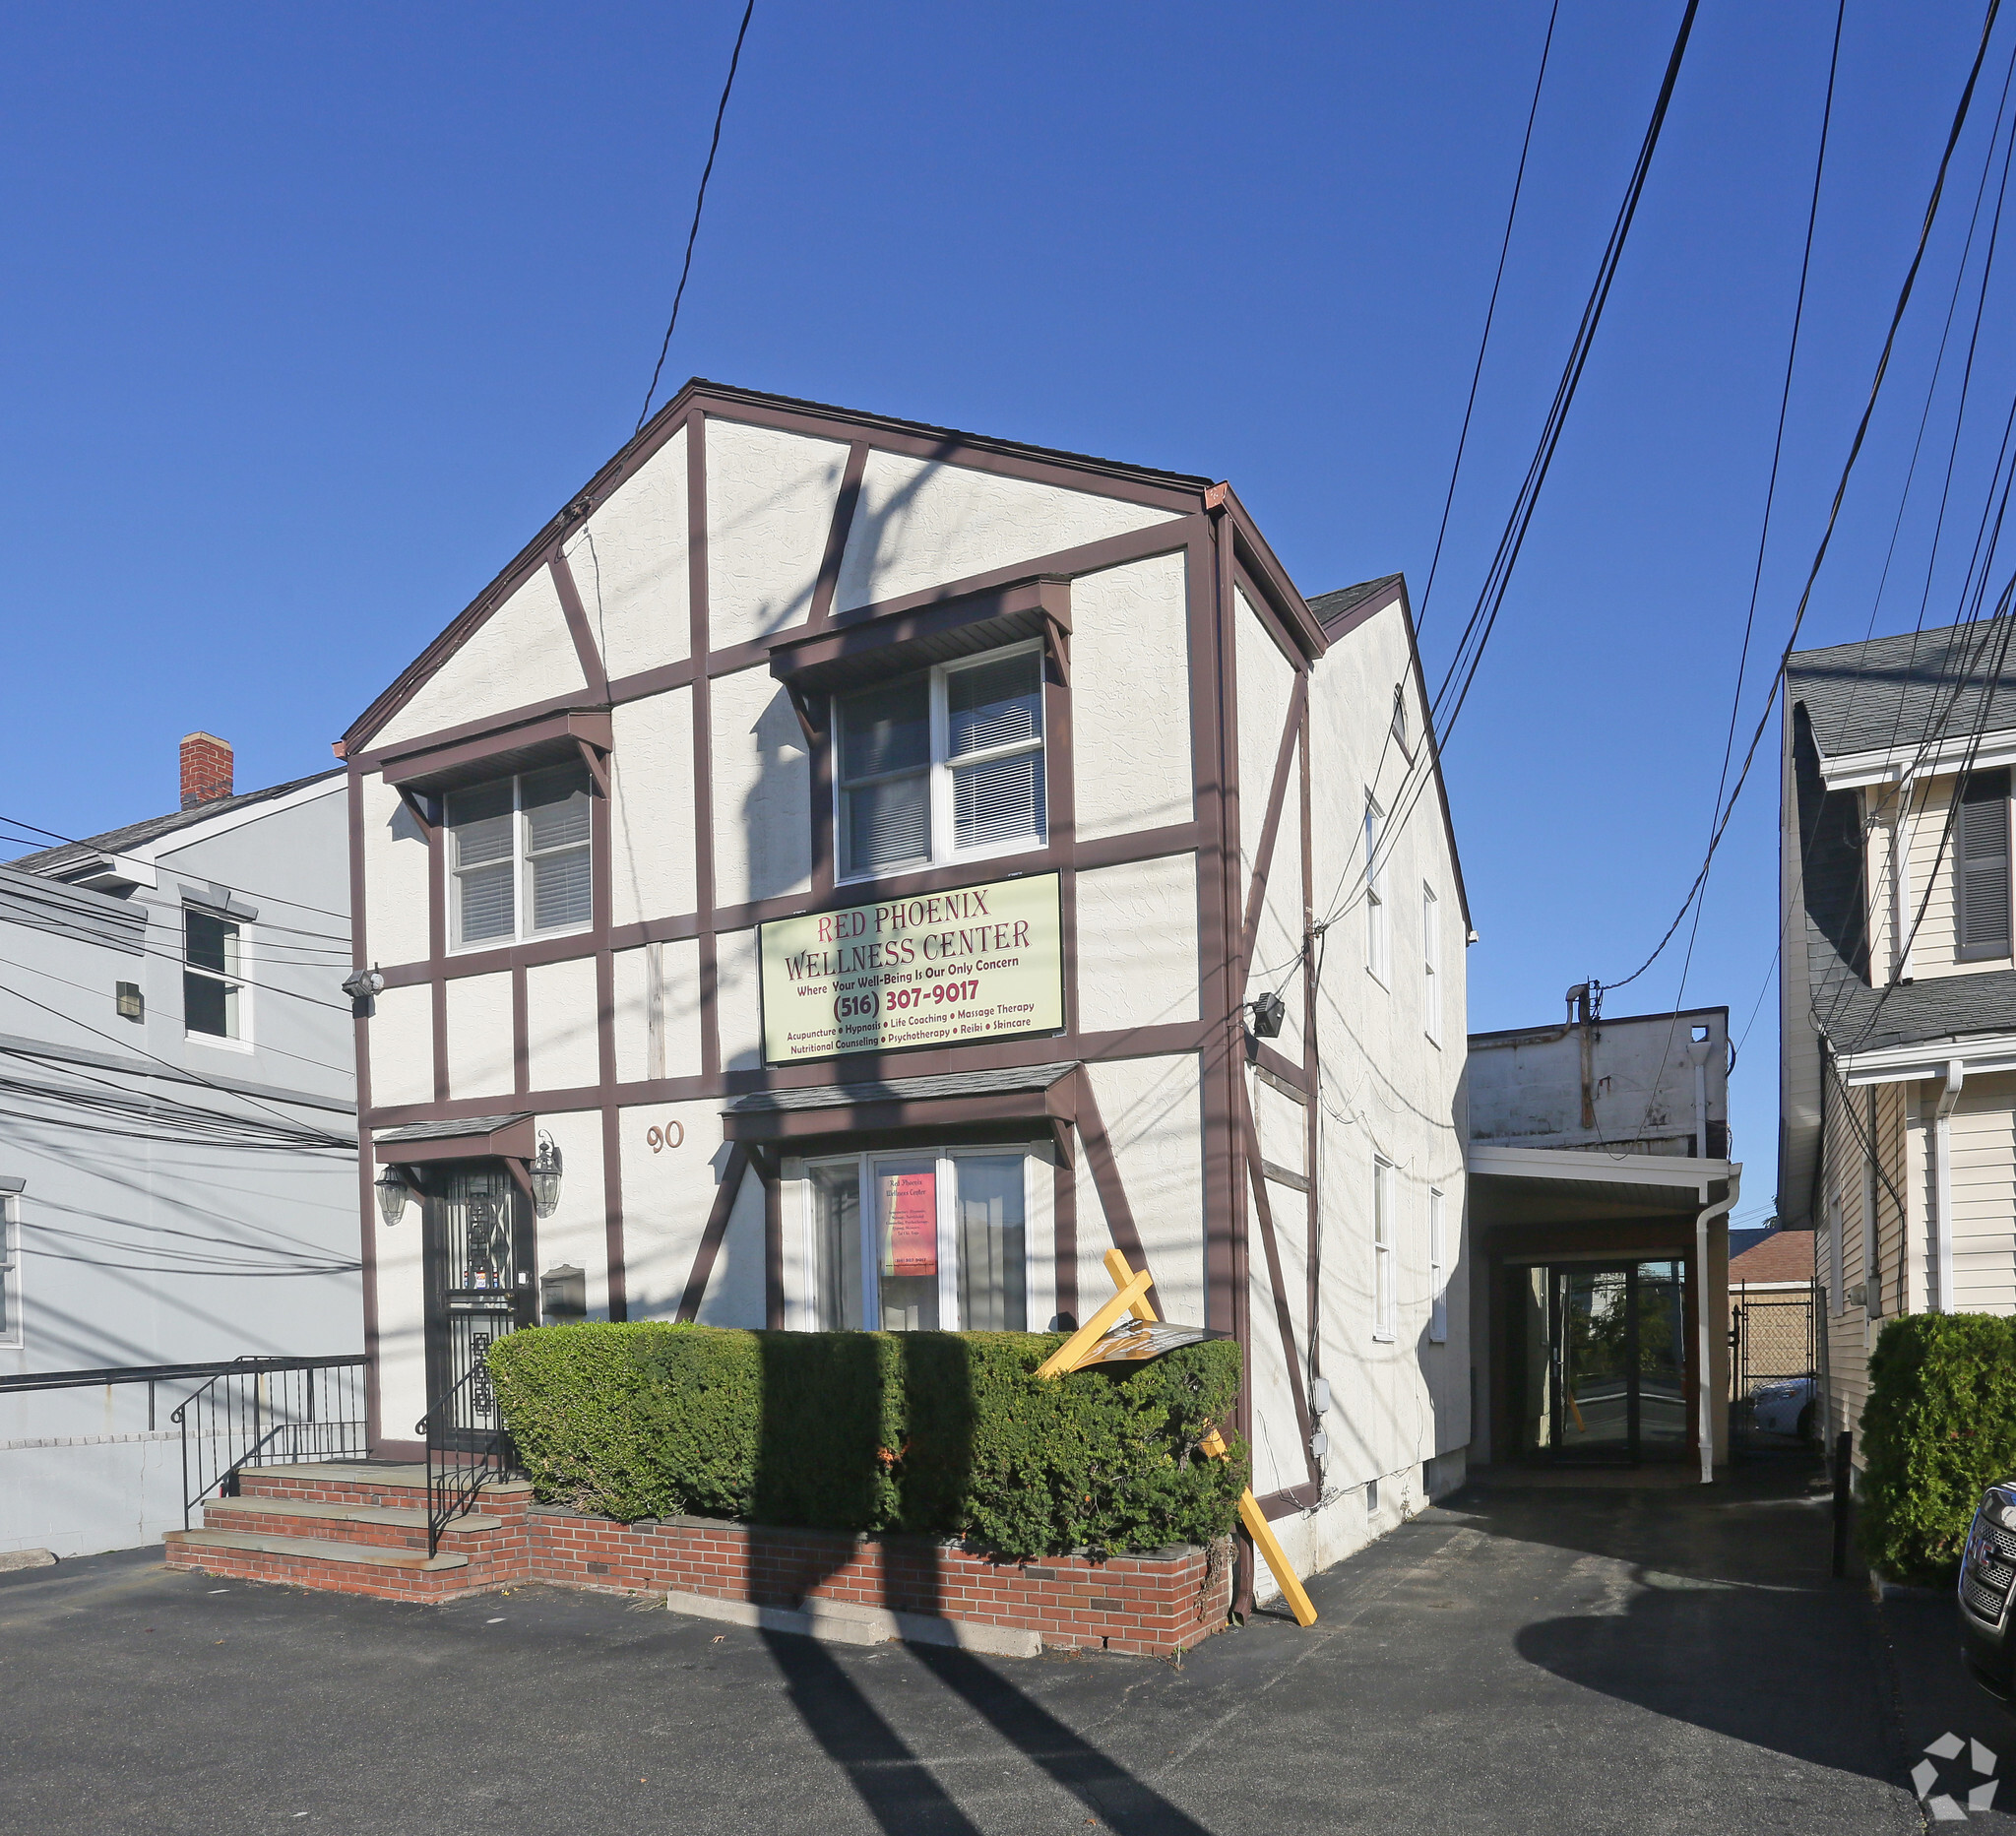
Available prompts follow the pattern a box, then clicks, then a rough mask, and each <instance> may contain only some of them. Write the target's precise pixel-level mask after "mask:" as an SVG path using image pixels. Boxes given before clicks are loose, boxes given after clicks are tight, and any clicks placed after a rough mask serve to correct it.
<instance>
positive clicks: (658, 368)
mask: <svg viewBox="0 0 2016 1836" xmlns="http://www.w3.org/2000/svg"><path fill="white" fill-rule="evenodd" d="M755 11H756V0H749V4H748V5H747V6H746V7H744V8H743V9H742V28H741V30H740V31H739V32H736V33H735V50H734V55H733V56H732V57H730V58H729V59H728V80H727V81H726V82H725V84H723V85H722V90H721V106H720V107H718V108H717V109H716V110H715V111H714V139H713V140H712V141H711V142H709V144H708V148H707V164H706V165H705V166H704V167H703V168H702V170H701V173H700V192H699V195H698V196H697V197H696V198H695V199H694V200H693V226H692V228H690V229H689V230H687V232H686V260H685V264H684V265H683V266H682V267H681V268H680V270H679V287H678V291H677V292H675V293H674V294H673V295H672V316H671V317H670V318H669V319H668V320H666V321H665V338H664V343H663V344H662V345H661V346H660V347H659V350H658V362H657V364H656V365H655V366H654V367H653V369H652V372H651V387H650V388H649V389H647V390H646V391H645V392H644V407H643V409H642V410H640V411H639V412H638V415H637V427H636V431H637V432H638V433H642V432H643V431H644V423H645V422H646V421H647V420H649V419H650V418H651V398H652V397H653V396H655V395H657V394H658V379H659V376H660V375H661V373H662V371H663V369H664V367H665V352H666V351H668V350H669V349H671V348H672V327H673V326H675V325H677V324H678V323H679V302H680V301H681V300H682V299H684V298H685V297H686V277H687V276H688V275H690V274H691V273H692V272H693V244H694V242H695V241H696V240H697V239H698V238H699V235H700V213H701V210H702V209H703V208H704V207H705V205H706V203H707V181H708V180H709V179H710V178H712V177H713V176H714V156H715V155H716V154H717V153H719V152H720V151H721V124H722V121H723V118H724V117H725V115H726V114H727V111H728V95H729V93H730V92H731V91H732V90H733V89H734V87H735V67H736V66H737V65H738V64H740V63H741V61H742V40H743V39H744V38H745V37H747V36H748V35H749V19H750V16H751V15H752V14H753V13H754V12H755Z"/></svg>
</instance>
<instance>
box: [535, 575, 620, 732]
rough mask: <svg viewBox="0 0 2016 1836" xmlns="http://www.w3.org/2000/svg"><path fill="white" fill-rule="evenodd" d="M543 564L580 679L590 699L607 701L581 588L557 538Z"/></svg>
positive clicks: (606, 681) (605, 676)
mask: <svg viewBox="0 0 2016 1836" xmlns="http://www.w3.org/2000/svg"><path fill="white" fill-rule="evenodd" d="M546 567H547V570H548V571H549V572H550V573H551V575H552V577H553V591H554V592H555V593H557V594H558V595H559V596H560V610H561V612H562V613H563V614H564V615H565V617H566V620H567V631H568V635H569V636H570V637H572V638H573V640H574V654H575V655H576V656H577V657H579V658H580V659H581V679H582V680H583V681H584V682H586V683H587V684H588V692H589V696H590V698H591V699H593V700H595V701H607V700H608V698H609V674H608V671H607V669H606V668H604V667H603V665H602V652H601V646H600V645H599V644H598V643H597V642H596V636H595V633H594V631H593V630H591V629H590V628H589V623H588V607H587V606H585V605H584V604H583V603H582V602H581V588H580V587H579V586H578V585H577V584H576V583H575V579H574V569H573V566H572V565H571V564H570V563H569V561H568V559H567V554H566V551H565V550H564V549H563V548H562V547H561V546H560V544H559V543H558V542H557V541H556V542H554V544H553V552H552V554H551V555H550V556H549V557H548V558H547V561H546Z"/></svg>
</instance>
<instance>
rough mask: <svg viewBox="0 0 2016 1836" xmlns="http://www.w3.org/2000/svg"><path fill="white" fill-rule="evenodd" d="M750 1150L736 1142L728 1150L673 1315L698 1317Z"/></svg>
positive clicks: (685, 1317) (739, 1188) (746, 1167)
mask: <svg viewBox="0 0 2016 1836" xmlns="http://www.w3.org/2000/svg"><path fill="white" fill-rule="evenodd" d="M748 1167H749V1150H748V1149H747V1148H745V1147H743V1146H742V1145H741V1144H740V1143H739V1142H738V1143H736V1144H735V1146H733V1147H732V1148H730V1149H729V1150H728V1164H727V1165H726V1167H725V1168H724V1169H723V1170H722V1175H721V1184H720V1185H719V1186H717V1187H716V1188H715V1193H714V1205H713V1207H712V1209H710V1210H709V1212H708V1214H707V1226H706V1228H705V1229H704V1230H703V1231H702V1232H701V1233H700V1246H699V1247H698V1248H697V1249H696V1250H694V1252H693V1268H692V1272H691V1273H690V1274H688V1275H687V1277H686V1292H685V1293H684V1294H683V1295H681V1296H680V1297H679V1310H678V1312H677V1313H676V1314H674V1315H673V1317H674V1318H675V1319H680V1320H687V1321H691V1320H695V1319H698V1318H699V1317H700V1303H701V1302H702V1301H703V1300H705V1299H706V1298H707V1284H708V1281H709V1280H710V1278H711V1277H712V1276H713V1274H714V1263H715V1258H716V1257H717V1256H719V1255H720V1254H721V1245H722V1239H723V1238H724V1237H725V1236H726V1235H727V1234H728V1219H729V1218H730V1217H731V1216H733V1214H734V1209H735V1199H736V1197H737V1196H738V1195H739V1194H740V1192H741V1190H742V1175H743V1173H744V1172H746V1171H748Z"/></svg>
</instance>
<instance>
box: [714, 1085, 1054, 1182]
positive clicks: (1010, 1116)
mask: <svg viewBox="0 0 2016 1836" xmlns="http://www.w3.org/2000/svg"><path fill="white" fill-rule="evenodd" d="M1078 1068H1079V1066H1078V1063H1077V1061H1076V1060H1072V1061H1071V1062H1069V1063H1064V1064H1032V1065H1017V1066H1013V1067H1010V1068H1006V1069H1003V1070H998V1071H955V1072H948V1073H945V1074H944V1075H941V1076H935V1077H891V1078H881V1079H877V1080H875V1081H873V1082H869V1083H859V1084H810V1085H804V1086H800V1087H797V1088H794V1089H789V1090H757V1091H751V1092H750V1093H749V1094H748V1095H747V1096H745V1097H737V1098H736V1099H735V1100H734V1101H733V1102H732V1103H730V1104H729V1105H728V1106H727V1108H725V1109H724V1110H723V1111H722V1133H723V1135H724V1136H725V1138H726V1139H727V1140H729V1141H742V1142H754V1143H758V1144H762V1143H778V1144H782V1143H785V1142H801V1141H804V1140H806V1139H808V1138H810V1137H816V1136H821V1135H843V1134H865V1133H870V1132H879V1131H882V1130H885V1129H898V1128H954V1127H966V1126H971V1125H973V1124H975V1123H984V1122H1031V1123H1035V1124H1038V1125H1039V1126H1040V1127H1042V1128H1044V1129H1047V1130H1048V1131H1049V1133H1050V1135H1051V1136H1052V1138H1053V1139H1054V1140H1055V1141H1056V1143H1057V1150H1058V1152H1059V1154H1061V1155H1062V1156H1064V1158H1065V1161H1066V1164H1067V1165H1068V1163H1069V1159H1070V1132H1071V1129H1072V1127H1073V1126H1074V1125H1075V1124H1076V1122H1077V1120H1078V1079H1077V1077H1076V1075H1075V1073H1076V1072H1077V1071H1078Z"/></svg>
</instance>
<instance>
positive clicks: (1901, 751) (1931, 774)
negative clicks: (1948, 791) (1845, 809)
mask: <svg viewBox="0 0 2016 1836" xmlns="http://www.w3.org/2000/svg"><path fill="white" fill-rule="evenodd" d="M2004 765H2016V729H2011V730H2008V731H2004V732H1999V733H1984V734H1982V735H1981V736H1980V738H1979V739H1978V740H1977V738H1976V737H1975V735H1974V734H1973V733H1971V732H1967V731H1958V732H1953V733H1949V734H1946V735H1944V736H1943V737H1942V738H1940V739H1938V740H1936V741H1934V742H1932V743H1931V744H1929V745H1923V746H1921V745H1917V744H1913V745H1909V746H1879V747H1877V748H1875V749H1874V750H1873V751H1868V752H1844V753H1842V754H1840V755H1839V756H1838V757H1836V758H1828V757H1826V756H1825V755H1824V754H1823V755H1822V756H1821V759H1820V778H1821V782H1822V783H1824V784H1825V785H1826V787H1827V789H1828V790H1830V791H1856V790H1859V789H1861V788H1862V787H1863V786H1865V785H1880V784H1894V783H1896V782H1897V781H1898V780H1900V779H1904V778H1937V777H1940V776H1942V775H1943V774H1945V773H1949V772H1956V771H1960V770H1963V769H1964V770H1967V771H1978V772H1986V771H1994V770H1996V769H1998V768H1999V767H2001V766H2004Z"/></svg>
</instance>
